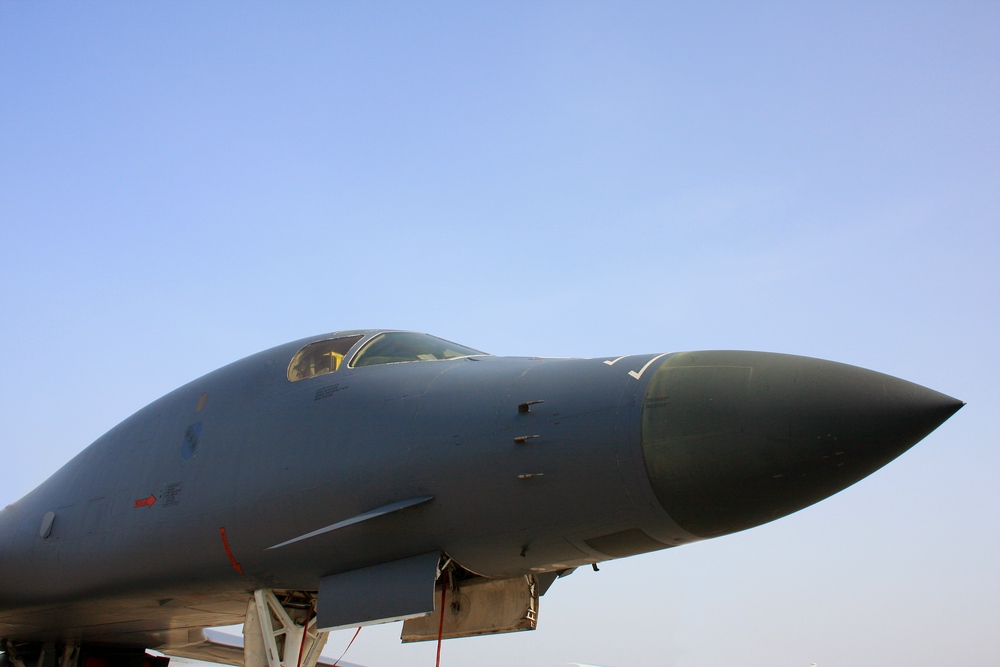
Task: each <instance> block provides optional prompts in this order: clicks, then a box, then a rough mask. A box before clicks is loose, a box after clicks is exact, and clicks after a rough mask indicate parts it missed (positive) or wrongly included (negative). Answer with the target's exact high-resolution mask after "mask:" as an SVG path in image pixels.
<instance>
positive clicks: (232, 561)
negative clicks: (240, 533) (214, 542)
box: [219, 528, 243, 574]
mask: <svg viewBox="0 0 1000 667" xmlns="http://www.w3.org/2000/svg"><path fill="white" fill-rule="evenodd" d="M219 535H222V546H223V548H225V550H226V555H227V556H229V564H230V565H232V566H233V569H234V570H236V571H237V572H239V573H240V574H243V568H242V567H240V564H239V563H237V562H236V558H234V557H233V552H232V550H230V548H229V540H227V539H226V529H225V528H219Z"/></svg>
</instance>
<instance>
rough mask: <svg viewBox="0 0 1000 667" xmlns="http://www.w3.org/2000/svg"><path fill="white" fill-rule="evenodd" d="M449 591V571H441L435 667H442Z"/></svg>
mask: <svg viewBox="0 0 1000 667" xmlns="http://www.w3.org/2000/svg"><path fill="white" fill-rule="evenodd" d="M447 592H448V572H447V570H446V571H444V572H442V573H441V620H440V621H439V622H438V650H437V662H435V663H434V667H441V640H442V639H443V638H444V596H445V594H446V593H447Z"/></svg>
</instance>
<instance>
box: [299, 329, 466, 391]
mask: <svg viewBox="0 0 1000 667" xmlns="http://www.w3.org/2000/svg"><path fill="white" fill-rule="evenodd" d="M362 338H364V334H354V335H349V336H340V337H337V338H330V339H328V340H321V341H317V342H315V343H309V344H308V345H306V346H305V347H303V348H302V349H301V350H299V351H298V352H297V353H296V354H295V356H294V357H292V360H291V362H289V364H288V380H289V381H290V382H297V381H299V380H305V379H306V378H311V377H315V376H317V375H325V374H327V373H333V372H334V371H336V370H337V369H338V368H340V367H341V365H342V364H343V362H344V358H345V357H346V356H347V354H348V353H349V352H350V351H351V348H353V347H354V346H355V345H356V344H357V343H358V342H359V341H360V340H361V339H362ZM485 354H486V353H485V352H480V351H479V350H474V349H472V348H471V347H466V346H464V345H458V344H457V343H452V342H450V341H446V340H443V339H441V338H437V337H436V336H431V335H429V334H425V333H415V332H412V331H387V332H384V333H379V334H376V335H375V336H373V337H372V338H371V339H369V340H368V341H367V342H366V343H365V344H364V345H362V346H361V349H359V350H358V351H357V352H355V354H354V357H353V358H352V359H351V360H350V363H349V364H348V365H349V366H350V367H351V368H357V367H361V366H376V365H378V364H397V363H402V362H406V361H436V360H437V361H440V360H448V359H460V358H462V357H472V356H480V355H485Z"/></svg>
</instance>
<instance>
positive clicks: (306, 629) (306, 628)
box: [295, 606, 313, 667]
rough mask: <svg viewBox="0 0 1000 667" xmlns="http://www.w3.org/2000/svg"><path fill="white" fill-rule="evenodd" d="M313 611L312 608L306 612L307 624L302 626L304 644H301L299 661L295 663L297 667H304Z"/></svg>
mask: <svg viewBox="0 0 1000 667" xmlns="http://www.w3.org/2000/svg"><path fill="white" fill-rule="evenodd" d="M312 610H313V608H312V607H311V606H310V607H309V609H307V610H306V622H305V623H304V624H303V625H302V643H301V644H299V659H298V660H296V661H295V667H302V651H304V650H305V648H306V637H308V636H309V621H310V620H311V618H310V617H311V616H312Z"/></svg>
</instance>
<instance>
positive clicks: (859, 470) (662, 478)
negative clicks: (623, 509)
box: [642, 351, 963, 537]
mask: <svg viewBox="0 0 1000 667" xmlns="http://www.w3.org/2000/svg"><path fill="white" fill-rule="evenodd" d="M962 405H963V403H962V402H961V401H958V400H956V399H954V398H951V397H950V396H946V395H944V394H941V393H938V392H936V391H933V390H931V389H927V388H926V387H921V386H920V385H916V384H913V383H912V382H907V381H905V380H900V379H899V378H895V377H892V376H889V375H883V374H882V373H876V372H874V371H869V370H865V369H863V368H857V367H855V366H848V365H846V364H838V363H834V362H832V361H823V360H820V359H812V358H809V357H796V356H792V355H787V354H771V353H766V352H728V351H712V352H683V353H680V354H676V355H673V356H671V357H669V358H667V359H666V360H665V361H664V363H663V364H662V365H661V366H660V367H659V368H658V369H657V371H656V372H655V373H654V375H653V377H652V378H651V380H650V384H649V386H648V388H647V389H646V394H645V397H644V401H643V409H642V450H643V455H644V457H645V461H646V470H647V472H648V474H649V479H650V482H651V483H652V485H653V490H654V491H655V492H656V495H657V497H658V498H659V500H660V503H661V504H662V505H663V507H664V509H666V511H667V512H668V513H669V514H670V515H671V516H672V517H673V518H674V520H675V521H677V523H678V524H680V526H681V527H683V528H684V529H686V530H688V531H690V532H691V533H694V534H695V535H699V536H702V537H715V536H717V535H724V534H726V533H732V532H735V531H738V530H744V529H746V528H751V527H753V526H757V525H759V524H762V523H766V522H768V521H772V520H774V519H777V518H779V517H782V516H785V515H786V514H790V513H792V512H795V511H796V510H799V509H802V508H803V507H806V506H808V505H811V504H813V503H815V502H817V501H820V500H822V499H823V498H826V497H827V496H830V495H833V494H834V493H837V492H838V491H840V490H841V489H844V488H846V487H848V486H850V485H851V484H853V483H855V482H857V481H858V480H859V479H861V478H863V477H866V476H867V475H869V474H871V473H872V472H874V471H876V470H878V469H879V468H881V467H882V466H884V465H885V464H886V463H888V462H889V461H891V460H892V459H894V458H896V457H897V456H899V455H900V454H902V453H903V452H905V451H906V450H907V449H909V448H910V447H912V446H913V445H914V444H916V443H917V442H919V441H920V440H921V439H922V438H923V437H924V436H926V435H927V434H928V433H930V432H931V431H933V430H934V429H935V428H937V427H938V426H939V425H940V424H941V423H942V422H944V421H945V420H946V419H948V417H950V416H951V415H953V414H954V413H955V412H956V411H957V410H958V409H959V408H961V407H962Z"/></svg>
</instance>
